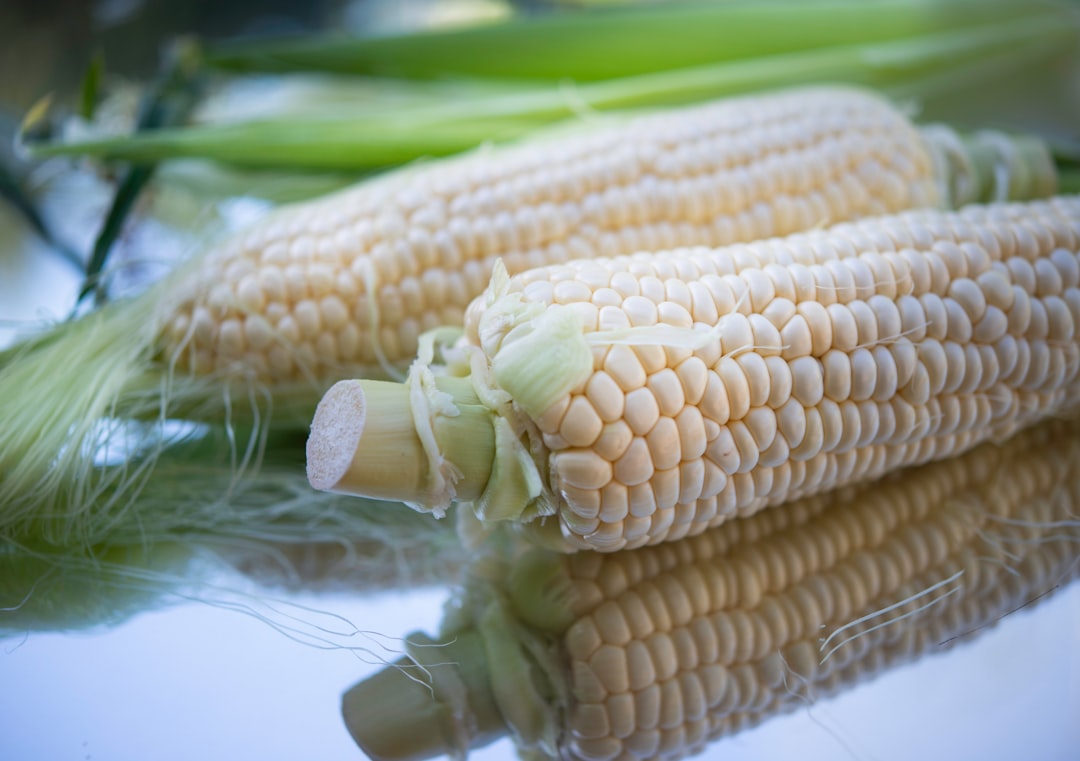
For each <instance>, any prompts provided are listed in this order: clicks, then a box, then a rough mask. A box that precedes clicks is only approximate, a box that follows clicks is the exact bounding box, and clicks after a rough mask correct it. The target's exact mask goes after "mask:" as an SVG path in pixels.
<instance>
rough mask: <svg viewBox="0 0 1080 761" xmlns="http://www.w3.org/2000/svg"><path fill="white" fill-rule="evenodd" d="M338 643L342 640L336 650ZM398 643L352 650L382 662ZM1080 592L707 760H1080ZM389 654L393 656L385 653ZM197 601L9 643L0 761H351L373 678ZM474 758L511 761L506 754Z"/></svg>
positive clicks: (430, 606)
mask: <svg viewBox="0 0 1080 761" xmlns="http://www.w3.org/2000/svg"><path fill="white" fill-rule="evenodd" d="M445 596H446V593H445V592H443V591H441V590H421V591H411V592H407V593H394V594H387V595H378V596H370V597H364V598H360V599H347V598H343V597H310V596H296V597H293V598H290V601H291V602H294V603H297V604H300V605H307V606H311V607H313V608H317V609H319V610H323V611H332V612H335V613H338V614H340V615H342V616H344V617H346V618H348V619H349V620H351V621H352V622H353V623H355V624H356V625H357V626H358V627H359V628H361V629H364V628H366V629H371V630H374V631H376V632H379V633H382V634H385V635H388V636H391V637H393V636H400V635H403V634H405V633H407V632H409V631H412V630H414V629H424V630H426V631H428V632H433V631H434V630H435V627H436V626H437V624H438V620H439V618H440V606H441V604H442V602H443V600H444V599H445ZM339 639H340V638H339ZM380 642H385V644H386V645H387V646H389V647H392V646H393V642H392V641H390V640H385V641H384V640H382V639H381V638H375V639H368V638H366V637H359V636H358V637H356V638H353V639H352V640H345V639H341V640H340V644H341V645H343V646H344V645H346V644H350V645H355V646H359V647H365V648H371V649H373V650H375V651H376V652H378V651H379V643H380ZM1078 644H1080V585H1076V584H1074V585H1072V587H1070V588H1068V589H1065V590H1061V591H1059V593H1058V594H1056V595H1055V596H1054V597H1053V598H1052V599H1050V600H1047V601H1045V602H1043V603H1041V604H1040V605H1038V606H1037V607H1035V608H1034V609H1032V610H1025V611H1021V612H1019V613H1016V614H1013V615H1010V616H1008V617H1007V618H1006V619H1005V620H1004V621H1002V622H1001V623H1000V624H999V625H998V626H997V627H995V628H994V629H993V630H990V631H988V632H986V633H984V634H982V635H981V636H980V637H979V638H977V639H976V640H975V641H974V642H971V643H968V644H964V645H961V646H960V647H958V648H955V649H953V650H952V651H950V652H949V653H948V654H946V655H938V656H933V657H928V658H925V659H924V660H922V661H920V662H918V663H916V664H914V665H911V666H907V667H902V668H899V669H897V670H895V671H893V672H890V673H887V674H885V675H884V676H882V677H880V678H878V679H876V680H874V681H871V682H869V683H867V684H865V685H863V686H860V687H857V688H855V689H853V690H851V691H849V692H847V693H844V694H843V695H841V696H839V697H838V698H835V699H830V700H825V701H823V702H820V703H818V704H817V705H815V706H813V707H812V708H808V709H806V710H800V711H797V712H795V713H793V714H789V715H787V716H781V717H778V718H775V719H772V720H770V721H768V722H766V723H765V724H764V725H762V726H761V727H759V728H757V729H753V730H749V731H747V732H744V733H743V734H741V735H736V736H734V737H732V738H728V739H726V740H722V741H720V742H718V743H716V744H714V745H712V746H711V747H710V749H709V750H708V751H707V752H706V753H705V754H704V755H702V756H701V758H703V759H717V760H718V761H719V760H723V761H740V760H745V761H750V760H751V759H758V760H760V759H784V758H799V759H800V761H808V760H809V759H821V760H822V761H825V760H826V759H857V760H858V761H872V760H875V759H876V760H877V761H894V760H895V761H902V760H910V759H950V760H952V761H962V760H963V759H982V760H983V761H992V760H994V759H1002V760H1003V761H1004V760H1006V759H1022V758H1030V759H1039V760H1040V761H1069V760H1070V759H1075V758H1077V750H1078V749H1080V722H1078V717H1080V656H1078V655H1077V649H1078V648H1077V645H1078ZM383 656H384V657H386V658H392V657H393V655H392V653H390V652H388V651H384V652H383ZM364 657H366V656H364V655H363V654H362V653H355V652H353V651H350V650H347V649H332V650H323V649H316V648H315V647H313V646H311V645H305V644H300V643H297V642H295V641H293V640H292V639H289V638H288V637H286V636H285V635H283V634H282V633H280V632H278V631H276V630H274V629H273V628H272V627H271V626H269V625H268V624H267V623H265V622H263V621H259V620H256V619H254V618H252V617H250V616H246V615H242V614H239V613H236V612H233V611H227V610H221V609H217V608H214V607H211V606H209V605H207V604H203V603H187V604H183V605H178V606H174V607H169V608H166V609H164V610H161V611H157V612H148V613H144V614H141V615H139V616H137V617H136V618H134V619H133V620H131V621H129V622H128V623H125V624H123V625H121V626H119V627H118V628H115V629H112V630H107V631H102V632H98V633H94V634H74V635H54V634H31V635H29V636H27V637H26V638H23V639H18V638H17V639H8V640H3V641H0V758H3V759H11V760H12V761H14V760H15V759H19V760H26V761H30V760H35V761H36V760H37V759H41V760H42V761H44V760H45V759H113V760H114V761H174V760H175V761H181V760H186V759H193V758H199V759H243V758H251V759H256V758H257V759H262V760H264V761H271V760H277V759H281V760H282V761H285V759H314V758H318V759H321V761H357V760H358V759H362V758H363V757H364V756H363V754H362V753H361V752H360V751H359V750H358V749H357V747H356V746H355V745H354V744H353V742H352V740H351V738H350V737H349V735H348V733H347V732H346V730H345V728H344V725H343V724H342V721H341V719H340V714H339V698H340V694H341V693H342V692H343V691H344V690H345V689H347V688H348V687H349V686H351V685H352V684H353V683H355V682H356V681H359V680H360V679H361V678H363V677H364V676H365V675H366V674H369V673H371V672H373V671H374V670H375V669H376V668H378V666H377V665H374V664H371V663H365V662H364V661H363V660H362V658H364ZM470 757H471V758H475V759H478V760H480V761H485V760H486V761H493V760H494V759H504V758H513V757H514V753H513V749H512V746H511V745H510V743H509V742H508V741H501V742H499V743H497V744H496V745H493V746H489V747H488V748H486V749H484V750H482V751H478V752H476V753H475V754H473V755H472V756H470Z"/></svg>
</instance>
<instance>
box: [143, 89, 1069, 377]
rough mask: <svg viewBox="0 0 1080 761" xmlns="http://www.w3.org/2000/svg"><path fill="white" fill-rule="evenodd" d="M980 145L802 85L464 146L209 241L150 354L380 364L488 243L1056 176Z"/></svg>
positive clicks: (835, 213) (644, 236)
mask: <svg viewBox="0 0 1080 761" xmlns="http://www.w3.org/2000/svg"><path fill="white" fill-rule="evenodd" d="M995 145H996V143H993V141H991V142H987V141H986V140H984V139H981V138H980V139H977V140H976V141H975V142H972V143H962V142H961V141H960V140H958V139H957V138H956V136H955V135H953V134H952V133H950V132H948V131H942V130H941V129H937V128H934V129H927V130H925V131H920V130H917V129H915V128H914V127H913V126H912V125H911V123H910V122H909V121H908V120H907V119H906V118H905V117H904V116H903V114H901V113H900V112H899V111H898V110H897V109H895V108H893V107H892V106H891V105H890V104H888V103H887V102H886V101H884V100H883V99H881V98H880V97H878V96H876V95H873V94H871V93H869V92H864V91H859V90H855V89H850V88H835V89H828V88H818V89H802V90H797V91H792V92H786V93H780V94H770V95H764V96H760V95H759V96H754V97H742V98H732V99H728V100H725V101H720V102H718V103H715V104H711V105H707V106H704V107H696V108H692V109H681V110H677V111H673V112H670V113H665V114H662V115H657V116H650V117H646V118H642V119H639V120H636V121H631V122H629V123H626V124H622V125H616V126H614V127H611V128H606V127H605V128H600V129H595V130H593V131H590V132H587V133H586V134H583V135H580V136H570V135H562V136H560V137H558V138H557V139H551V140H547V141H540V142H538V143H537V144H535V145H534V144H532V143H529V144H526V145H522V146H518V147H512V148H508V149H500V150H496V151H480V152H479V153H477V154H475V155H472V156H468V157H466V158H464V159H463V160H461V159H459V160H454V161H450V162H446V163H438V164H434V165H431V166H421V167H417V168H413V169H410V170H408V171H406V172H405V173H403V174H400V175H394V176H393V177H388V178H386V179H384V180H376V181H374V182H368V183H364V184H362V185H360V186H358V187H357V188H355V189H353V190H350V191H347V192H345V193H340V194H336V195H334V196H331V197H329V198H327V199H325V200H321V201H317V202H313V203H306V204H301V205H298V206H296V207H293V208H290V209H288V210H285V211H283V212H280V213H278V214H276V215H275V216H272V217H271V218H270V219H269V220H267V221H265V222H263V223H260V224H259V225H258V226H256V227H255V228H254V229H252V230H251V231H250V232H249V233H247V234H245V235H242V236H239V237H237V238H236V239H234V240H233V241H231V242H229V243H228V244H226V245H224V246H223V247H221V248H220V249H217V250H215V251H213V252H212V253H210V254H209V255H208V256H207V257H206V258H205V259H204V260H203V262H202V263H201V265H200V267H199V269H198V270H197V271H196V272H194V273H193V275H192V277H190V278H189V279H188V280H186V281H185V282H183V283H182V285H181V288H180V292H179V293H178V294H177V295H176V298H177V299H178V302H179V305H178V307H177V308H176V309H175V311H174V312H173V313H172V314H171V316H170V317H169V318H168V325H167V328H166V338H165V347H164V353H165V355H166V356H168V355H170V354H171V353H173V352H174V351H177V350H181V349H182V350H183V352H184V355H183V357H184V361H183V364H185V365H186V364H190V365H192V366H193V367H194V368H195V369H197V370H199V371H222V370H231V371H233V372H236V371H241V372H243V373H246V374H248V375H251V376H252V377H257V378H258V379H260V380H264V381H289V380H302V379H305V378H310V377H312V376H314V377H316V378H319V379H326V378H333V377H348V375H361V376H367V375H369V374H371V373H376V374H382V370H381V367H380V365H382V364H384V362H385V361H389V362H392V363H401V362H407V361H408V360H409V359H411V357H412V356H413V354H415V352H416V348H417V337H418V336H419V334H420V333H421V332H423V331H426V330H428V329H431V328H435V327H438V326H441V325H460V324H461V322H462V318H463V315H464V312H465V308H466V306H467V305H468V303H469V301H470V300H471V299H472V298H473V297H475V296H477V295H478V294H479V293H480V292H481V291H482V290H483V289H484V287H485V286H486V285H487V282H488V278H489V276H490V274H491V269H492V265H493V263H494V262H495V260H496V258H499V257H501V258H502V259H503V261H504V262H505V264H506V266H507V267H508V268H509V269H510V270H511V271H512V272H516V271H520V270H523V269H526V268H529V267H538V266H541V265H547V264H554V263H557V262H562V261H566V260H567V259H570V258H587V257H595V256H598V255H615V254H626V253H631V252H633V251H638V250H658V249H663V248H671V247H674V246H680V245H698V244H701V245H722V244H725V243H730V242H733V241H745V240H754V239H757V238H761V237H765V236H769V235H782V234H786V233H790V232H794V231H796V230H804V229H808V228H810V227H813V226H815V225H819V224H823V223H832V222H837V221H841V220H845V219H853V218H855V217H859V216H865V215H869V214H880V213H887V212H892V211H898V210H901V209H907V208H915V207H920V206H938V205H942V204H947V203H950V202H957V203H959V202H962V201H964V200H965V199H966V200H968V201H970V200H975V199H976V198H977V197H978V196H977V194H978V193H979V192H980V190H979V187H978V186H979V185H980V182H979V175H986V165H987V163H988V162H989V163H990V164H992V163H994V162H995V161H997V162H998V163H1000V162H1003V161H1004V162H1012V163H1015V164H1016V167H1014V168H1015V169H1016V171H1013V172H1011V173H1010V183H1011V185H1012V187H1011V188H1010V190H1009V192H1010V193H1018V194H1020V195H1021V196H1023V197H1032V196H1042V195H1048V194H1050V193H1052V192H1053V188H1054V186H1055V179H1054V171H1053V167H1052V164H1051V163H1050V162H1049V161H1048V159H1047V154H1046V152H1045V150H1043V149H1041V148H1038V147H1037V146H1035V145H1034V144H1030V145H1029V143H1028V142H1027V141H1025V140H1021V141H1019V142H1017V143H1015V144H1014V143H1008V145H1009V146H1012V147H1009V148H1005V149H1004V150H1002V149H999V148H995V147H994V146H995ZM1025 156H1026V157H1027V158H1028V159H1030V161H1027V160H1026V159H1025V158H1024V157H1025ZM994 157H996V158H994ZM1017 162H1019V163H1017ZM1032 162H1033V163H1032ZM1020 163H1031V166H1030V167H1029V168H1030V169H1032V170H1034V171H1027V170H1022V171H1021V169H1020ZM1003 166H1004V165H1003ZM984 179H985V177H984ZM1028 180H1030V182H1029V181H1028ZM968 186H970V187H968ZM380 352H381V354H382V356H381V357H380Z"/></svg>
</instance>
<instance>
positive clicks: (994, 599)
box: [344, 418, 1080, 761]
mask: <svg viewBox="0 0 1080 761" xmlns="http://www.w3.org/2000/svg"><path fill="white" fill-rule="evenodd" d="M1078 468H1080V424H1078V422H1077V420H1076V419H1075V418H1073V419H1070V420H1054V421H1047V422H1044V423H1041V424H1039V425H1037V426H1035V427H1032V428H1029V429H1027V430H1026V431H1023V432H1021V433H1019V434H1017V435H1016V436H1015V437H1013V438H1012V439H1010V440H1009V441H1008V442H1007V443H1006V444H1004V445H1000V446H999V445H995V444H984V445H982V446H980V447H978V448H976V449H974V450H973V451H971V452H968V453H967V454H964V455H962V456H958V457H955V458H952V459H949V460H945V461H942V462H938V463H932V464H929V465H925V466H922V467H921V468H917V469H913V470H909V471H907V472H905V473H903V474H897V475H894V476H891V477H887V478H885V479H884V480H882V481H879V482H878V483H875V484H872V485H867V486H863V487H858V488H856V487H846V488H844V489H842V490H839V491H837V492H835V493H833V494H830V495H819V496H814V497H809V498H806V499H803V500H801V501H797V502H793V503H791V504H789V505H786V506H785V507H784V509H782V510H772V511H766V512H764V513H761V514H759V515H756V516H754V517H752V518H747V519H745V520H740V521H734V522H731V523H728V524H725V525H724V526H721V527H719V528H717V529H713V530H711V531H709V532H707V533H704V534H701V535H699V536H697V537H692V538H688V539H683V540H681V541H679V542H674V543H669V544H664V545H660V546H657V547H647V548H641V549H638V550H630V551H626V552H620V553H614V554H608V555H602V554H597V553H592V552H586V553H579V554H577V555H557V554H550V553H545V552H544V551H541V550H536V549H534V550H531V551H526V553H525V554H524V555H521V554H515V553H513V552H508V553H507V554H506V556H505V557H503V558H501V559H499V560H496V561H490V560H488V561H484V562H481V563H479V564H478V568H477V574H476V577H475V578H474V579H473V580H472V584H473V586H471V587H468V588H467V590H466V592H465V593H464V595H463V597H462V601H461V604H460V606H456V607H455V608H453V610H454V611H456V613H453V614H452V615H451V617H450V618H449V619H448V620H447V621H446V622H445V624H444V627H445V628H444V631H443V632H442V633H441V635H440V637H439V638H437V639H436V640H431V639H429V638H427V637H424V636H423V635H415V636H413V637H410V642H412V643H414V644H413V645H412V646H411V647H410V648H409V652H410V656H411V658H410V659H408V660H406V661H403V662H400V663H399V664H397V665H396V666H395V667H393V668H389V669H387V670H385V671H384V672H382V673H380V674H377V675H376V676H374V677H372V678H371V679H369V680H367V681H365V682H362V683H360V684H359V685H357V686H356V687H354V688H353V689H352V690H351V691H350V692H349V693H348V694H347V695H346V696H345V703H344V710H345V718H346V722H347V724H348V726H349V728H350V730H351V732H352V733H353V735H354V737H355V738H356V740H357V741H358V742H359V744H360V745H361V746H362V747H363V748H364V749H365V751H367V752H368V753H369V754H371V756H372V757H373V758H378V759H383V760H384V761H385V760H389V759H404V758H408V759H413V760H414V761H418V760H419V759H422V758H427V757H430V756H433V755H438V754H440V753H447V752H456V753H464V752H465V751H467V749H468V748H469V747H470V746H477V745H482V744H484V743H486V742H489V741H491V740H492V739H494V738H495V737H497V736H499V735H501V734H503V733H507V732H508V733H510V734H511V735H512V736H513V737H514V738H515V740H516V741H517V742H518V743H519V745H520V746H521V747H523V748H529V749H532V750H534V751H537V752H539V753H540V754H541V755H543V756H544V757H552V758H561V759H593V760H597V759H606V760H611V759H619V760H620V761H622V760H626V761H630V760H631V759H646V758H648V759H665V760H668V759H676V758H681V757H684V756H686V755H689V754H692V753H694V752H697V751H700V750H701V749H702V748H703V747H704V746H705V744H706V743H708V742H709V741H711V740H713V739H715V738H717V737H720V736H723V735H726V734H730V733H732V732H735V731H738V730H739V729H741V728H743V727H746V726H749V725H752V724H755V723H757V722H759V721H761V720H763V719H765V718H767V717H769V716H770V715H773V714H775V713H778V712H781V711H785V710H791V709H793V708H796V707H800V706H802V705H805V704H806V703H807V702H809V701H812V700H814V699H815V698H817V697H820V696H823V695H828V694H831V693H834V692H836V691H838V690H841V689H845V688H847V687H850V686H851V685H853V684H855V683H857V682H859V681H861V680H864V679H865V678H867V677H869V676H872V675H875V674H877V673H879V672H880V671H882V670H883V669H885V668H887V667H889V666H891V665H892V664H894V663H900V662H904V661H909V660H911V659H914V658H917V657H920V656H922V655H924V654H928V653H932V652H935V651H940V650H941V649H942V648H944V647H947V646H949V645H951V644H952V643H954V642H956V641H958V640H959V639H963V638H966V637H968V635H973V634H975V633H976V632H978V631H980V630H981V629H983V628H985V627H988V626H990V625H992V624H993V623H994V622H996V621H997V620H998V619H1000V618H1001V617H1002V616H1005V615H1008V614H1010V613H1012V612H1013V611H1014V610H1016V609H1017V608H1019V607H1021V606H1024V605H1025V604H1027V603H1028V602H1030V601H1032V600H1033V599H1035V598H1038V597H1039V596H1041V595H1042V594H1043V593H1045V592H1047V591H1049V590H1051V589H1052V588H1054V587H1055V586H1057V585H1058V584H1060V583H1062V582H1063V581H1065V580H1067V579H1069V578H1072V577H1074V576H1075V575H1076V574H1077V572H1078V571H1080V563H1078V562H1077V557H1078V556H1077V547H1078V544H1077V543H1078V542H1080V530H1078V526H1077V523H1076V520H1075V516H1076V511H1077V508H1078V504H1080V503H1078V500H1080V490H1078V482H1077V479H1076V478H1075V477H1074V474H1075V473H1076V472H1077V469H1078ZM436 643H438V644H439V646H432V645H434V644H436Z"/></svg>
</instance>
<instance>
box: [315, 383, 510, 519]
mask: <svg viewBox="0 0 1080 761" xmlns="http://www.w3.org/2000/svg"><path fill="white" fill-rule="evenodd" d="M436 386H437V387H438V390H439V392H441V393H445V394H447V395H448V397H449V404H448V405H446V406H444V407H436V406H434V405H432V406H431V407H430V408H429V409H428V410H421V411H417V410H414V406H413V401H414V400H413V397H412V395H411V394H410V390H409V387H408V386H406V385H405V384H401V383H389V382H385V381H367V380H364V381H359V380H349V381H341V382H339V383H337V384H335V385H334V386H333V387H332V388H331V389H330V390H329V391H327V392H326V395H325V396H324V397H323V399H322V401H320V402H319V406H318V408H317V409H316V411H315V417H314V419H313V420H312V423H311V435H310V436H309V438H308V442H307V475H308V481H309V482H310V484H311V485H312V486H313V487H314V488H316V489H319V490H321V491H334V492H341V493H345V494H355V495H358V496H363V497H373V498H377V499H387V500H397V501H402V502H408V503H410V504H413V505H416V506H419V507H422V508H423V507H430V508H433V509H434V508H435V507H437V504H435V503H436V502H437V500H436V498H435V497H436V495H437V493H438V492H439V491H440V490H439V489H438V488H437V487H436V483H437V481H438V480H439V478H438V474H439V473H440V471H441V472H443V473H445V472H447V471H449V472H451V473H452V474H453V479H452V480H453V485H454V496H455V497H456V498H458V499H462V500H472V499H475V498H476V497H478V496H479V495H480V494H481V493H482V492H483V490H484V488H485V487H486V486H487V482H488V479H489V478H490V476H491V468H492V462H493V460H494V457H495V434H494V431H493V429H492V426H491V417H490V413H489V412H488V411H487V409H486V408H485V407H483V406H482V405H480V404H479V402H478V400H477V399H476V397H475V394H473V393H472V391H471V387H469V386H468V384H467V381H466V382H463V381H462V380H461V379H455V378H445V379H442V378H440V379H439V380H438V381H437V383H436ZM417 412H419V413H420V414H421V415H422V416H423V421H426V422H425V423H423V424H422V425H421V426H420V427H421V428H424V427H426V428H427V432H428V433H429V434H430V436H429V437H428V441H427V446H425V442H424V440H423V439H422V438H421V434H420V433H419V432H418V418H417V414H416V413H417ZM428 415H430V417H428Z"/></svg>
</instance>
